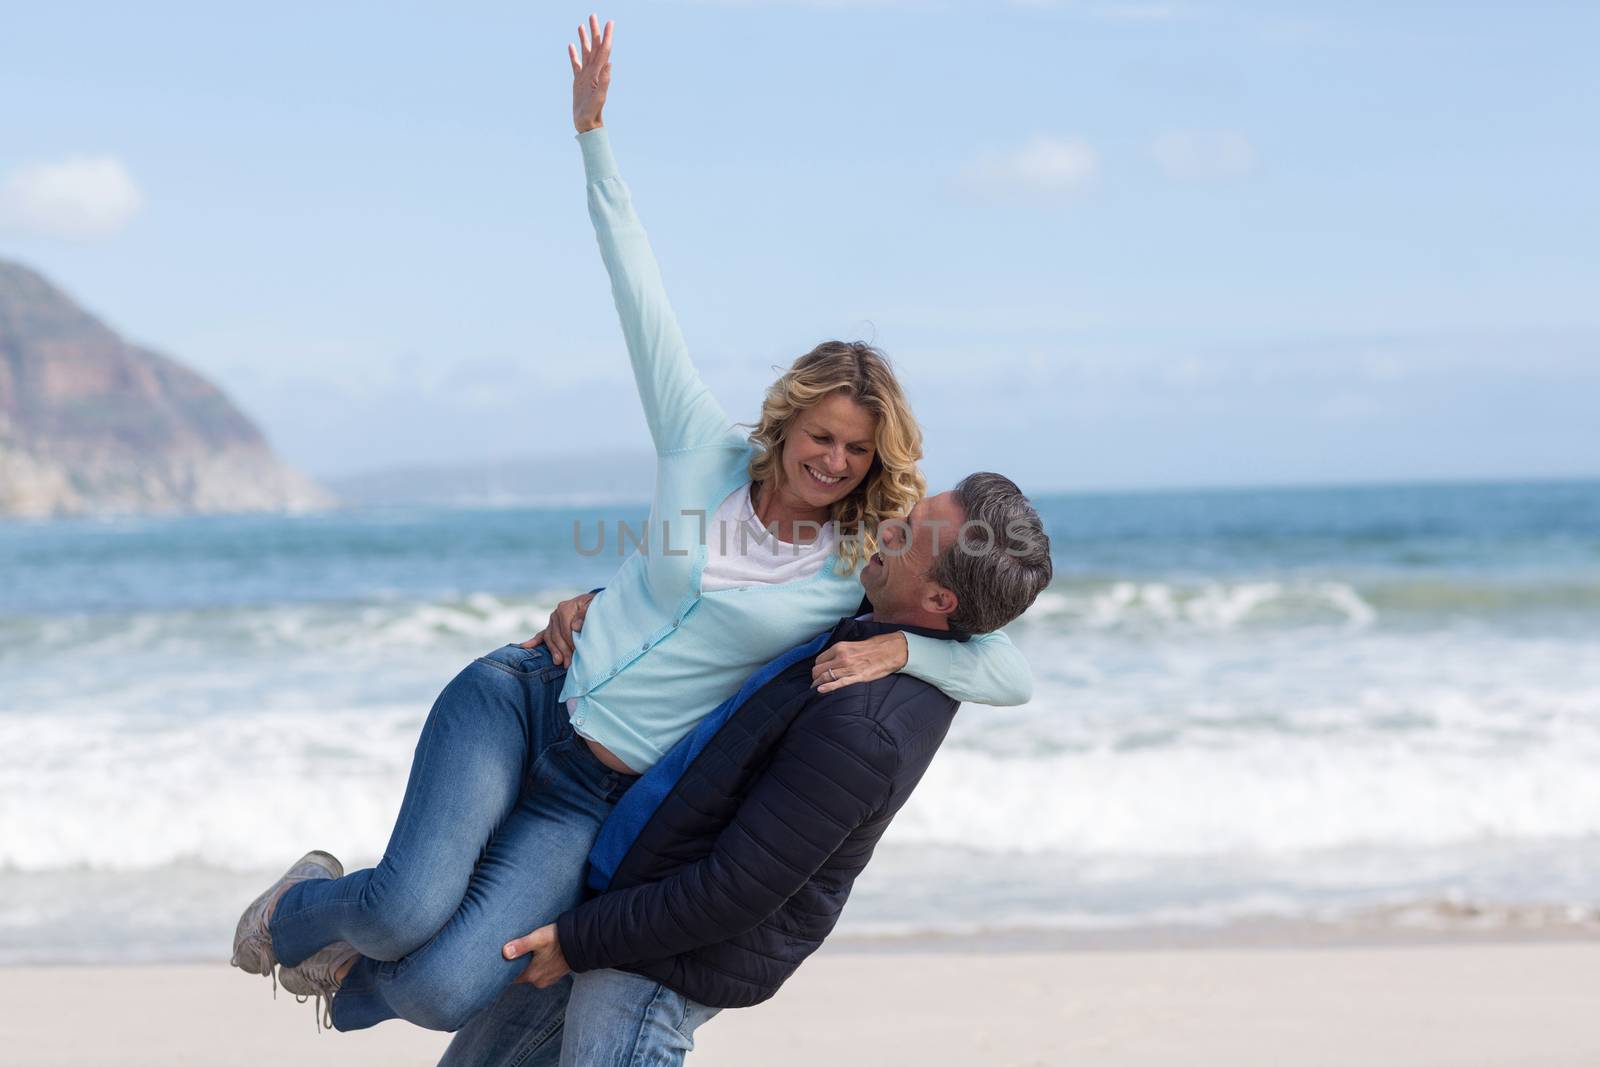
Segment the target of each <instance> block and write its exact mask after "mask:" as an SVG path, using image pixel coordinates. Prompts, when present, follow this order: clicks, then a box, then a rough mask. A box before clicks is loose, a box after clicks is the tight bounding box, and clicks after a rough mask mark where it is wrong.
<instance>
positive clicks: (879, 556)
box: [867, 552, 883, 567]
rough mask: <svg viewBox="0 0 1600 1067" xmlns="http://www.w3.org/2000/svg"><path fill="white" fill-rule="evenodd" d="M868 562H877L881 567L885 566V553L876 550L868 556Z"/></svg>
mask: <svg viewBox="0 0 1600 1067" xmlns="http://www.w3.org/2000/svg"><path fill="white" fill-rule="evenodd" d="M867 562H868V563H876V564H877V565H878V566H880V567H881V566H883V553H882V552H874V553H873V554H872V555H871V556H868V557H867Z"/></svg>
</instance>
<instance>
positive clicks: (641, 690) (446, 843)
mask: <svg viewBox="0 0 1600 1067" xmlns="http://www.w3.org/2000/svg"><path fill="white" fill-rule="evenodd" d="M590 28H591V31H592V33H593V38H592V40H591V38H590V37H589V36H586V35H585V34H584V32H583V29H582V28H581V27H580V30H579V38H580V43H581V44H582V47H583V51H582V55H581V56H580V55H579V53H578V51H577V50H576V49H574V48H573V47H572V46H569V48H568V53H569V58H570V59H571V62H572V68H573V75H574V78H573V118H574V122H575V125H576V127H577V130H578V136H577V140H578V143H579V146H580V148H581V150H582V154H583V160H584V168H585V172H586V175H587V181H588V201H589V212H590V216H591V218H592V219H593V221H594V224H595V232H596V235H597V237H598V240H599V244H600V250H601V255H602V258H603V259H604V261H605V264H606V269H607V271H608V273H609V274H610V277H611V284H612V293H613V296H614V298H615V301H616V306H617V310H618V312H619V314H620V316H621V319H622V327H623V333H624V336H625V338H626V341H627V348H628V353H629V357H630V359H631V361H632V364H633V370H634V376H635V380H636V382H637V385H638V389H639V395H640V398H641V400H642V401H643V404H644V410H645V419H646V422H647V423H648V424H649V428H650V433H651V437H652V439H653V440H654V443H655V448H656V453H657V467H656V494H655V499H654V502H653V505H652V508H651V514H650V522H649V525H648V528H647V541H646V543H644V544H642V545H640V546H639V547H638V548H636V550H635V551H634V553H633V554H632V555H631V556H629V557H628V559H627V560H626V561H625V562H624V563H623V565H622V567H621V568H620V570H619V571H618V573H617V575H616V577H615V578H613V579H612V581H611V582H610V584H609V585H608V586H607V587H606V588H605V590H604V591H603V592H602V593H600V595H598V596H596V597H594V598H593V599H592V602H590V601H589V600H587V599H585V598H580V599H579V600H576V601H569V602H566V603H564V604H563V605H562V607H561V608H560V609H558V611H557V613H556V615H554V616H552V625H551V626H550V627H548V628H547V629H546V631H545V632H544V633H543V634H541V635H540V636H539V637H536V638H535V639H533V640H532V641H530V642H528V643H527V647H524V646H517V645H509V646H507V647H505V648H503V649H500V650H498V651H496V652H494V653H491V654H490V655H488V656H485V657H483V658H482V659H479V660H478V661H476V662H475V663H473V664H472V665H470V666H468V667H467V668H466V669H465V670H463V671H462V672H461V673H460V674H459V675H458V676H457V677H456V678H455V680H453V681H452V682H451V683H450V685H449V686H447V687H446V688H445V690H444V691H443V692H442V693H441V694H440V696H439V698H438V700H437V701H436V702H435V704H434V706H433V709H432V711H431V712H430V713H429V716H428V719H427V722H426V723H425V724H424V726H423V729H422V735H421V737H420V739H419V740H418V743H417V750H416V755H415V757H414V760H413V763H412V767H411V775H410V780H409V782H408V784H407V787H406V795H405V799H404V801H403V802H402V804H401V809H400V815H399V817H398V819H397V820H396V824H395V829H394V832H393V835H392V836H391V838H390V840H389V844H388V847H387V848H386V850H385V852H384V856H383V859H382V860H381V861H380V862H379V864H378V866H377V867H375V868H371V869H368V870H363V871H357V872H355V873H354V874H350V875H345V874H344V871H343V868H342V866H341V865H340V864H339V862H338V861H337V860H335V859H334V858H333V857H331V856H329V855H327V854H326V853H321V852H313V853H309V854H308V855H307V856H306V857H304V858H303V859H302V860H301V861H300V862H299V863H297V864H296V865H295V866H294V867H292V868H291V869H290V870H289V871H288V872H287V873H286V874H285V875H284V877H283V878H281V879H279V881H278V882H276V883H275V884H274V885H272V886H271V887H269V888H268V889H267V891H266V892H264V893H263V894H262V895H261V896H260V897H258V898H257V900H256V901H255V902H254V903H252V904H251V906H250V907H249V908H248V909H246V911H245V914H244V916H243V917H242V918H241V919H240V922H239V928H238V931H237V932H236V935H235V941H234V958H233V962H234V964H235V965H236V966H239V967H241V968H243V969H244V970H247V971H250V972H252V973H256V974H263V975H268V974H273V973H274V971H273V969H274V965H276V964H281V965H282V971H281V973H280V974H279V977H280V978H281V980H282V982H283V984H284V987H285V988H286V989H289V990H290V991H291V992H294V993H296V994H298V995H302V996H308V995H314V996H318V997H319V998H320V997H324V996H327V997H332V998H333V999H332V1003H331V1007H330V1009H329V1021H330V1023H331V1024H332V1025H333V1026H335V1027H336V1028H338V1029H340V1030H349V1029H358V1028H361V1027H365V1026H371V1025H373V1024H374V1023H377V1022H381V1021H382V1020H384V1019H390V1018H397V1017H398V1018H405V1019H408V1020H410V1021H412V1022H415V1023H417V1024H419V1025H422V1026H426V1027H430V1028H432V1029H439V1030H455V1029H457V1028H459V1027H460V1026H461V1025H463V1024H464V1023H465V1022H466V1020H467V1019H469V1018H471V1017H472V1015H474V1014H476V1013H477V1012H478V1011H480V1010H482V1009H483V1008H484V1007H486V1006H488V1005H489V1004H490V1003H491V1002H492V1001H493V1000H494V999H495V997H496V996H497V995H498V994H499V993H500V992H501V990H503V989H504V988H505V986H506V985H508V984H509V983H510V982H511V981H512V980H513V979H514V978H515V977H516V976H517V974H518V973H519V971H520V970H521V969H522V966H523V964H522V962H521V961H515V960H507V959H505V958H504V957H503V956H502V955H501V952H500V946H502V945H503V944H504V943H505V942H507V941H508V940H510V939H511V938H513V937H517V936H519V935H521V934H524V933H526V932H527V931H528V930H531V929H535V928H537V927H539V926H540V925H542V924H544V923H546V922H549V921H552V920H554V919H555V917H556V916H557V915H558V914H560V913H561V912H562V911H564V910H566V909H567V908H569V907H571V906H572V905H573V904H575V903H576V902H577V901H578V899H579V896H580V891H581V883H582V877H583V871H584V864H585V861H586V857H587V854H588V851H589V848H590V847H591V845H592V843H593V840H594V837H595V834H596V833H597V832H598V829H599V826H600V824H601V823H602V822H603V821H604V819H605V817H606V814H607V813H608V812H609V811H610V808H611V806H612V804H614V803H615V801H616V799H617V798H618V797H619V796H620V795H621V793H622V791H623V790H625V789H626V788H627V786H628V785H629V784H630V783H631V781H632V779H633V777H634V776H636V775H637V774H639V773H642V772H643V771H644V770H646V769H647V768H648V767H650V766H651V765H652V764H653V763H654V762H655V761H656V760H657V759H659V758H660V756H661V755H662V754H663V753H664V752H665V751H666V750H667V749H668V748H670V747H671V746H672V744H673V743H674V742H675V741H676V740H677V739H678V738H680V737H681V736H683V734H685V733H687V732H688V731H689V730H690V729H691V728H692V727H693V725H694V723H695V722H696V721H698V719H699V718H701V717H702V716H704V715H705V714H706V713H707V712H709V711H711V710H712V709H713V708H715V707H716V706H717V704H719V703H720V702H721V701H723V700H724V699H726V698H727V697H728V696H729V695H731V694H732V693H733V692H734V691H735V690H736V689H737V688H738V686H739V685H740V684H741V683H742V682H743V681H744V680H745V678H746V677H747V676H748V675H750V674H751V673H753V672H754V671H755V670H756V669H758V668H759V667H760V666H762V665H763V664H765V663H766V662H767V661H768V660H770V659H772V658H773V657H774V656H776V655H778V654H779V653H781V652H783V651H785V650H787V649H788V648H790V647H792V646H793V645H795V644H797V643H799V642H801V641H803V640H805V639H807V638H809V637H811V636H813V635H814V634H816V633H817V632H818V631H820V630H824V629H827V628H828V627H830V626H832V625H833V624H834V623H835V622H837V620H838V619H839V617H840V616H841V615H846V614H851V613H853V612H854V610H855V608H856V606H857V604H858V603H859V601H860V598H861V587H860V585H859V584H858V581H857V577H856V574H857V567H858V565H860V564H861V563H863V562H864V561H865V559H866V558H867V557H868V556H869V555H870V554H871V553H872V552H873V551H874V548H875V539H874V537H873V536H872V533H873V531H874V530H875V529H876V527H877V525H878V523H879V522H881V521H882V520H884V519H886V518H890V517H892V516H896V515H900V514H904V513H905V512H906V511H908V510H909V509H910V507H911V505H912V504H913V503H914V502H915V501H916V500H917V499H918V497H919V496H920V495H921V493H922V490H923V482H922V477H921V475H920V474H919V473H918V471H917V468H916V461H917V460H918V459H919V458H920V456H921V435H920V431H919V430H918V428H917V426H916V423H915V421H914V420H913V418H912V416H911V413H910V410H909V408H908V406H907V404H906V401H905V397H904V395H903V394H902V393H901V390H900V388H899V385H898V383H897V382H896V381H895V379H894V376H893V375H892V373H891V372H890V371H889V368H888V366H887V364H886V363H885V362H884V361H883V359H882V358H881V356H880V355H879V354H878V353H877V352H876V351H875V350H873V349H872V348H870V347H869V346H866V345H863V344H859V343H857V344H844V343H840V342H826V343H824V344H822V345H819V346H817V348H815V349H814V350H813V351H811V352H809V353H807V354H806V355H804V356H802V357H801V358H800V359H798V360H796V361H795V363H794V365H793V366H792V367H791V368H790V369H789V371H788V372H787V373H785V374H784V375H783V376H782V377H781V378H780V379H779V380H778V381H777V382H776V383H775V384H774V385H773V386H772V387H771V388H770V389H769V390H768V392H767V396H766V399H765V402H764V403H763V406H762V412H761V418H760V421H759V423H758V424H757V426H756V428H755V430H754V432H752V433H750V434H748V435H745V434H742V433H740V432H738V431H737V430H736V429H735V428H734V424H733V423H732V421H731V420H730V419H729V418H728V416H727V414H726V413H725V412H724V411H723V410H722V409H721V407H720V406H719V405H718V403H717V401H716V400H715V399H714V398H713V397H712V395H711V392H710V390H708V389H707V388H706V386H705V384H704V383H703V382H702V381H701V380H700V378H699V376H698V374H697V373H696V372H695V369H694V366H693V364H692V363H691V362H690V359H689V355H688V351H687V348H686V346H685V345H684V341H683V338H682V335H681V334H680V333H679V330H678V327H677V323H676V321H675V320H674V318H673V314H672V310H671V308H670V306H669V305H668V303H667V299H666V294H665V292H664V291H663V289H662V286H661V281H660V277H659V273H658V270H657V267H656V263H655V260H654V257H653V255H652V254H651V251H650V246H649V243H648V241H647V239H646V237H645V234H644V230H643V229H642V228H641V226H640V224H639V221H638V219H637V217H636V216H635V215H634V213H633V208H632V205H631V202H630V198H629V195H628V191H627V188H626V186H624V185H623V183H622V180H621V178H620V177H619V176H618V174H617V170H616V164H615V162H614V160H613V159H612V156H611V152H610V148H609V145H608V143H607V139H606V137H607V135H606V131H605V129H604V127H603V126H602V125H601V121H600V118H601V108H602V106H603V105H604V103H605V97H606V90H607V88H608V86H609V81H610V72H609V57H610V50H611V38H612V25H611V23H607V24H606V27H605V32H604V35H603V36H602V35H601V33H600V27H599V22H598V20H597V19H595V18H594V17H593V16H591V17H590ZM755 522H759V523H760V524H761V525H762V526H764V527H769V528H771V529H772V530H773V531H774V532H775V534H776V537H777V539H778V541H779V542H780V544H778V545H777V546H774V545H773V544H772V543H771V542H770V541H769V542H765V543H763V542H760V541H758V540H755V537H754V535H753V532H752V534H749V535H746V534H742V533H741V531H747V530H750V527H751V525H752V523H755ZM775 547H776V551H775V550H774V548H775ZM580 616H582V617H581V622H579V618H580ZM574 623H578V624H579V625H581V628H582V638H581V640H578V641H573V640H572V639H571V636H570V634H571V630H572V629H574V628H576V627H575V626H574ZM895 670H905V671H907V672H909V673H912V674H915V675H916V676H918V677H921V678H924V679H925V680H927V681H929V682H931V683H933V684H935V685H937V686H939V687H940V688H942V689H944V690H945V691H946V692H947V693H949V694H950V695H952V696H954V697H956V698H958V699H961V700H969V701H978V702H982V703H991V704H1015V703H1021V702H1023V701H1025V700H1026V699H1027V698H1028V695H1029V693H1028V690H1029V686H1030V679H1029V675H1028V669H1027V665H1026V663H1025V662H1024V661H1023V660H1022V658H1021V656H1020V654H1018V653H1017V651H1016V649H1015V648H1014V647H1013V646H1012V645H1011V644H1010V642H1009V641H1008V640H1007V639H1006V638H1005V637H1004V636H1003V635H998V634H997V635H989V636H980V637H975V638H974V639H973V640H971V641H969V642H966V643H964V644H958V643H954V642H939V641H934V640H932V639H929V638H924V637H920V636H918V635H914V634H911V635H902V634H890V635H885V636H884V637H883V638H881V639H876V638H875V639H873V640H872V641H867V642H860V643H858V644H856V645H854V646H850V647H845V646H840V647H839V648H838V649H837V650H835V654H834V655H833V656H831V657H830V658H829V659H827V660H825V661H822V662H819V664H818V667H817V673H818V676H819V677H818V682H819V685H820V686H822V687H825V688H833V687H837V686H839V685H848V684H852V683H854V682H858V681H864V680H868V679H871V678H878V677H882V676H884V675H886V674H888V673H890V672H892V671H895ZM335 993H337V994H338V995H337V996H334V994H335ZM319 1018H320V1013H319Z"/></svg>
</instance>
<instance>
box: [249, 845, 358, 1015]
mask: <svg viewBox="0 0 1600 1067" xmlns="http://www.w3.org/2000/svg"><path fill="white" fill-rule="evenodd" d="M343 877H344V864H342V863H340V862H339V861H338V860H336V859H334V858H333V857H332V856H330V855H329V854H328V853H326V852H320V851H312V852H307V853H306V854H305V855H304V856H301V857H300V858H299V859H298V860H296V861H295V863H294V866H292V867H290V868H289V869H288V870H287V871H285V872H284V873H283V877H282V878H279V879H278V880H277V881H276V882H274V883H272V885H271V886H269V887H268V888H267V891H266V892H265V893H262V894H261V895H260V896H259V897H256V899H255V900H254V901H253V902H252V903H251V904H250V906H249V907H248V908H246V909H244V914H243V915H241V916H239V925H238V927H237V928H236V929H235V930H234V931H233V960H232V961H231V962H232V963H233V965H234V966H235V967H237V968H239V969H240V970H241V971H246V972H248V973H250V974H260V975H271V974H272V973H273V970H272V969H273V967H274V966H275V965H276V964H277V962H278V958H277V956H275V955H273V953H272V935H271V934H270V933H269V932H268V930H267V921H268V920H269V919H270V918H271V917H272V908H273V905H275V904H277V903H278V898H279V897H281V896H283V893H284V891H285V890H286V889H288V888H289V887H290V886H292V885H294V884H295V883H297V882H308V881H310V880H311V879H313V878H343ZM273 989H274V991H276V989H277V979H276V978H274V979H273Z"/></svg>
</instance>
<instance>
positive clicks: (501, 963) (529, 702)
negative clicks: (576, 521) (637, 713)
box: [271, 645, 636, 1030]
mask: <svg viewBox="0 0 1600 1067" xmlns="http://www.w3.org/2000/svg"><path fill="white" fill-rule="evenodd" d="M565 676H566V671H565V670H564V669H563V668H560V667H556V666H555V665H553V664H552V663H551V662H550V656H549V653H548V652H546V651H545V649H543V648H536V649H524V648H520V647H518V646H516V645H507V646H506V647H504V648H501V649H497V650H496V651H494V652H491V653H490V654H489V655H487V656H484V657H482V658H480V659H478V660H476V661H474V662H473V663H472V664H470V665H469V666H468V667H467V668H466V669H465V670H463V671H462V672H461V673H460V674H458V675H456V677H455V679H454V680H453V681H451V683H450V684H449V685H448V686H446V687H445V689H444V691H443V692H442V693H440V694H439V698H438V700H436V701H435V702H434V705H433V710H432V711H430V712H429V713H428V721H427V722H426V723H425V724H424V725H423V727H422V736H421V738H420V739H419V740H418V741H417V750H416V754H415V755H414V756H413V757H412V762H411V777H410V781H409V782H408V783H407V785H406V794H405V799H404V801H402V802H401V805H400V815H399V818H398V819H397V820H396V821H395V827H394V832H393V834H392V835H391V836H390V838H389V845H388V847H387V848H386V849H385V850H384V854H383V859H382V860H381V861H380V862H379V863H378V865H377V866H376V867H372V868H368V869H366V870H362V871H356V872H355V873H353V874H349V875H346V876H345V877H343V878H336V879H318V880H314V881H309V882H302V883H300V884H298V885H295V886H293V887H292V888H290V889H289V890H288V891H287V892H286V893H284V895H283V896H282V897H281V898H280V899H279V901H278V904H277V906H276V907H275V908H274V909H273V913H272V922H271V932H272V946H273V951H274V952H275V953H276V954H277V956H278V959H279V960H280V961H281V962H282V963H284V964H286V965H289V966H293V965H294V964H296V963H299V962H300V961H301V960H304V959H305V958H307V957H308V956H310V955H311V954H312V953H314V952H316V951H317V950H318V949H320V948H322V947H323V946H325V945H329V944H331V943H333V942H335V941H348V942H350V943H351V944H352V945H354V946H355V947H356V949H357V950H358V951H359V952H360V953H361V958H360V959H359V960H357V962H356V964H355V966H354V967H352V968H351V970H350V972H349V973H348V974H347V975H346V976H345V979H344V981H343V983H342V984H341V985H340V987H339V992H338V994H337V995H336V996H335V997H334V998H333V1006H332V1010H333V1025H334V1028H335V1029H338V1030H359V1029H361V1028H363V1027H368V1026H372V1025H374V1024H375V1023H380V1022H382V1021H384V1020H385V1019H395V1018H400V1019H406V1020H408V1021H409V1022H413V1023H416V1024H417V1025H418V1026H424V1027H427V1028H429V1029H431V1030H458V1029H460V1028H461V1027H462V1026H463V1025H464V1024H465V1023H466V1022H467V1020H468V1019H470V1018H472V1017H473V1016H474V1015H476V1014H478V1013H479V1012H480V1011H482V1010H483V1009H485V1008H487V1007H489V1005H491V1004H492V1003H494V1001H495V998H496V997H498V996H499V995H500V993H501V992H502V991H504V990H505V988H506V987H507V986H508V985H510V984H511V983H512V981H513V980H514V979H515V978H516V976H517V975H518V974H519V973H521V971H522V969H523V968H524V967H525V966H526V965H527V961H526V960H507V959H506V958H505V957H504V956H502V955H501V953H500V949H501V946H502V945H504V944H505V943H506V942H507V941H509V940H511V939H512V938H515V937H521V936H522V935H523V934H526V933H528V932H530V931H532V930H536V929H538V928H539V927H541V926H543V925H545V924H546V923H549V922H554V921H555V919H556V916H558V915H560V914H561V913H562V912H563V911H566V910H568V909H569V908H571V907H573V906H574V905H575V904H577V903H578V901H579V899H580V897H581V892H582V887H583V875H584V865H585V863H586V862H587V859H588V854H589V849H590V847H591V846H592V845H593V844H594V839H595V835H596V834H597V833H598V832H599V830H600V824H601V823H602V822H604V821H605V818H606V816H607V814H609V813H610V811H611V808H612V806H613V805H614V804H615V803H616V801H617V799H618V798H619V797H621V796H622V794H623V792H624V791H625V790H626V789H627V788H628V786H629V785H631V784H632V783H633V782H634V781H635V780H636V779H635V776H633V775H624V774H618V773H616V772H615V771H612V770H611V769H610V768H608V767H607V766H606V765H605V764H603V763H601V762H600V760H599V759H598V758H596V757H595V755H594V753H593V752H591V751H590V750H589V746H588V745H587V744H586V743H585V742H584V740H583V738H581V737H579V736H578V735H577V734H576V733H575V732H574V731H573V729H572V725H571V723H570V722H569V721H568V717H567V710H566V708H565V706H564V705H562V703H561V701H560V699H559V697H560V693H561V685H562V681H563V679H564V678H565Z"/></svg>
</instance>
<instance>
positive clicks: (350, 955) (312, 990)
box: [278, 941, 361, 1033]
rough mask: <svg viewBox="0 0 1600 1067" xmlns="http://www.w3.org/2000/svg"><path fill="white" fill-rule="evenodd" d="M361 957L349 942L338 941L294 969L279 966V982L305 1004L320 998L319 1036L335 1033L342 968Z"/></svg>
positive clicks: (318, 1005) (318, 1001)
mask: <svg viewBox="0 0 1600 1067" xmlns="http://www.w3.org/2000/svg"><path fill="white" fill-rule="evenodd" d="M359 955H361V953H359V952H357V951H356V948H355V946H354V945H352V944H350V942H348V941H335V942H334V943H333V944H331V945H329V946H328V947H327V948H324V949H319V950H317V951H316V952H315V953H313V954H312V955H311V956H310V957H308V958H306V959H304V960H301V961H300V962H299V963H297V964H295V965H294V966H293V967H285V966H283V965H282V964H279V965H278V982H279V983H280V984H281V985H282V986H283V988H284V989H285V990H287V991H288V992H290V993H293V994H294V999H295V1000H298V1001H299V1002H300V1003H302V1004H304V1003H305V1002H306V1001H307V1000H309V999H310V998H312V997H316V998H317V1032H318V1033H321V1032H322V1028H323V1026H324V1025H326V1026H327V1028H328V1029H329V1030H332V1029H333V995H334V994H335V993H337V992H338V991H339V977H338V975H339V968H340V967H343V966H344V965H345V961H347V960H353V959H355V958H356V957H357V956H359Z"/></svg>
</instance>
